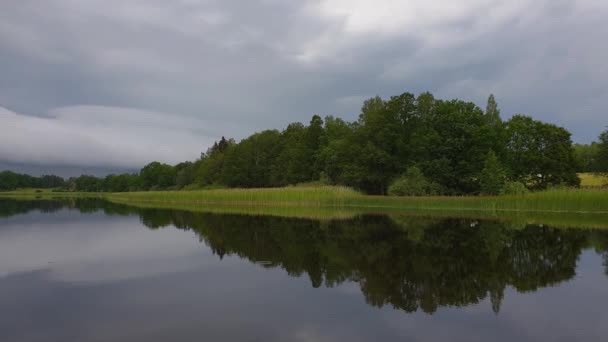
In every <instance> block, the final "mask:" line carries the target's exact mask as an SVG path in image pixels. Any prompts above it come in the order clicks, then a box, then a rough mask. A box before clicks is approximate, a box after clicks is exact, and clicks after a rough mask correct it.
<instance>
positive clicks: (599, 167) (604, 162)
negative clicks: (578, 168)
mask: <svg viewBox="0 0 608 342" xmlns="http://www.w3.org/2000/svg"><path fill="white" fill-rule="evenodd" d="M596 158H597V159H596V171H597V172H599V173H602V174H606V175H608V130H606V131H604V132H603V133H602V134H600V138H599V143H598V149H597V157H596Z"/></svg>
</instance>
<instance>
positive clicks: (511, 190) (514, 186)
mask: <svg viewBox="0 0 608 342" xmlns="http://www.w3.org/2000/svg"><path fill="white" fill-rule="evenodd" d="M528 192H530V190H528V188H526V186H525V185H524V183H522V182H507V183H506V184H505V185H504V187H503V188H502V191H501V192H500V194H501V195H518V196H521V195H525V194H527V193H528Z"/></svg>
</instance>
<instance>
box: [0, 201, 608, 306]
mask: <svg viewBox="0 0 608 342" xmlns="http://www.w3.org/2000/svg"><path fill="white" fill-rule="evenodd" d="M63 207H66V208H72V209H75V210H78V211H80V212H83V213H93V212H96V211H100V210H102V211H103V212H104V214H105V215H138V216H139V217H140V221H141V222H142V223H143V224H144V225H145V226H147V227H148V228H150V229H154V230H159V229H161V228H164V227H173V226H174V227H177V228H179V229H183V230H188V231H193V232H194V233H195V234H196V235H197V237H198V238H199V240H200V241H201V242H202V243H204V244H205V245H207V246H208V247H209V249H210V250H211V251H212V252H213V253H214V254H215V255H217V256H218V257H219V258H220V259H222V258H224V257H225V256H227V255H236V256H239V257H240V258H242V259H246V260H249V261H251V262H253V263H256V264H258V265H260V267H264V268H281V269H283V270H285V272H286V273H287V274H289V275H291V276H294V277H301V276H306V277H308V278H309V279H310V283H311V285H312V286H313V287H315V288H316V287H335V286H338V285H341V284H343V283H353V284H357V286H358V287H359V288H360V291H361V293H362V294H363V295H364V297H365V300H366V302H367V303H368V304H369V305H372V306H375V307H385V306H391V307H393V308H396V309H399V310H403V311H406V312H414V311H418V310H421V311H423V312H425V313H434V312H436V311H437V310H438V309H439V308H441V307H463V306H469V305H472V304H476V303H479V302H481V301H483V300H484V299H486V298H488V299H489V301H490V303H491V306H492V310H493V311H494V312H495V313H499V312H500V309H501V305H502V301H503V298H504V294H505V291H506V290H507V289H508V288H514V289H515V290H516V291H518V292H530V291H536V290H537V289H539V288H542V287H548V286H553V285H556V284H559V283H562V282H565V281H568V280H570V279H572V278H573V277H574V276H575V274H576V267H577V261H578V259H579V256H580V255H581V253H582V251H583V250H584V249H588V248H594V249H595V250H596V251H597V252H598V253H602V256H603V260H604V266H605V272H606V274H608V232H606V231H601V230H585V229H553V228H550V227H546V226H539V225H534V226H525V227H522V228H520V229H513V228H511V227H509V226H508V225H505V224H504V223H499V222H492V221H481V222H479V221H471V220H465V219H433V218H411V217H407V216H395V215H393V216H386V215H361V216H357V217H355V218H352V219H342V220H324V221H319V220H306V219H294V218H283V217H269V216H247V215H227V214H213V213H196V212H190V211H181V210H166V209H138V208H135V207H129V206H125V205H117V204H112V203H108V202H104V201H100V200H94V199H74V200H70V201H64V202H48V201H7V200H0V208H1V209H0V210H1V211H0V215H1V216H10V215H15V214H21V213H26V212H28V211H30V210H40V211H42V212H52V211H57V210H60V209H61V208H63ZM148 245H150V244H148ZM123 273H124V272H123Z"/></svg>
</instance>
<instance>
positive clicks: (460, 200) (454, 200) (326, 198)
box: [103, 186, 608, 214]
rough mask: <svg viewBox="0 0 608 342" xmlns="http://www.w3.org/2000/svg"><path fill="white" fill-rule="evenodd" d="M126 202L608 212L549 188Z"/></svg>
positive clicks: (599, 199)
mask: <svg viewBox="0 0 608 342" xmlns="http://www.w3.org/2000/svg"><path fill="white" fill-rule="evenodd" d="M103 196H104V197H107V198H108V199H110V200H114V201H120V202H139V203H166V204H171V203H173V204H189V205H200V204H221V205H257V206H265V205H270V206H300V207H342V208H345V207H360V208H368V209H374V208H392V209H410V210H460V211H466V210H472V211H480V210H481V211H517V212H526V211H536V212H577V213H602V214H608V191H601V190H592V189H585V190H548V191H543V192H535V193H530V194H526V195H521V196H488V197H484V196H464V197H447V196H434V197H391V196H367V195H363V194H360V193H358V192H356V191H354V190H352V189H349V188H345V187H331V186H322V187H287V188H273V189H219V190H197V191H150V192H127V193H113V194H105V195H103Z"/></svg>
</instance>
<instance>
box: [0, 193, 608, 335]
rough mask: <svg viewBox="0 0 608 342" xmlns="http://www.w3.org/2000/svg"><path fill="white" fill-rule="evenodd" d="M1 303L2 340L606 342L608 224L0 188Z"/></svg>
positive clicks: (607, 329) (607, 316)
mask: <svg viewBox="0 0 608 342" xmlns="http://www.w3.org/2000/svg"><path fill="white" fill-rule="evenodd" d="M607 228H608V227H607ZM0 307H1V308H2V310H1V313H0V341H4V342H11V341H45V342H46V341H62V342H65V341H147V342H150V341H321V342H325V341H393V340H399V341H448V340H449V341H467V342H468V341H490V340H491V341H518V342H522V341H603V340H605V338H606V336H608V325H607V324H606V322H608V310H607V307H608V230H598V229H595V230H594V229H585V228H584V227H581V228H575V229H564V228H552V227H551V226H547V225H542V224H534V225H530V224H526V223H525V222H524V223H522V222H508V221H491V220H476V219H465V218H434V217H412V216H407V215H395V214H391V215H380V214H373V215H372V214H364V215H353V216H352V217H340V218H339V219H323V220H314V219H301V218H288V217H278V216H261V215H257V216H254V215H236V214H220V213H205V212H191V211H184V210H169V209H138V208H135V207H131V206H126V205H118V204H112V203H109V202H105V201H101V200H94V199H71V200H62V201H42V200H19V201H17V200H7V199H1V200H0Z"/></svg>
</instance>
